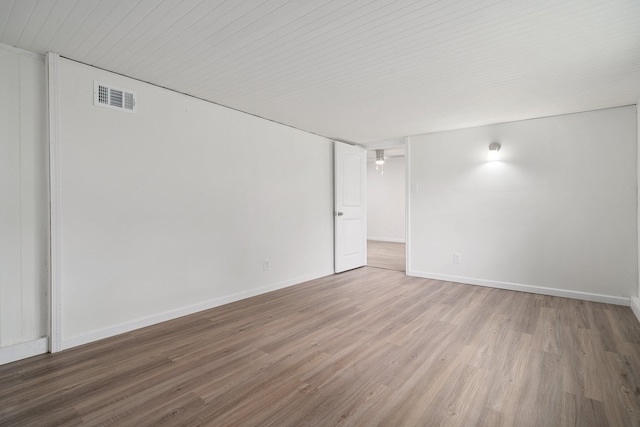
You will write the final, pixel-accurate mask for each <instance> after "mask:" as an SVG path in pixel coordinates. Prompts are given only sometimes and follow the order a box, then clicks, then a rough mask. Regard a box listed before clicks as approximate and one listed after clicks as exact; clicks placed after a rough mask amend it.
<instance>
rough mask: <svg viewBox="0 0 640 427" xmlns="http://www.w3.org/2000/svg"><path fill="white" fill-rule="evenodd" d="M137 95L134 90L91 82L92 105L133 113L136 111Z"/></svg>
mask: <svg viewBox="0 0 640 427" xmlns="http://www.w3.org/2000/svg"><path fill="white" fill-rule="evenodd" d="M136 100H137V95H136V92H135V91H132V90H129V89H122V88H119V87H115V86H111V85H107V84H105V83H101V82H98V81H94V82H93V105H95V106H96V107H105V108H111V109H114V110H121V111H126V112H129V113H135V112H136V111H137V102H136Z"/></svg>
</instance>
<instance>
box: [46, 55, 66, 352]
mask: <svg viewBox="0 0 640 427" xmlns="http://www.w3.org/2000/svg"><path fill="white" fill-rule="evenodd" d="M59 61H60V56H59V55H58V54H56V53H52V52H48V53H47V55H46V70H47V79H46V81H47V136H48V138H49V208H50V221H51V227H50V230H51V231H50V245H51V246H50V248H51V249H50V250H51V256H50V259H51V261H50V262H51V267H50V281H51V284H50V291H49V302H50V304H49V351H50V352H52V353H55V352H58V351H60V350H61V349H62V348H61V336H62V334H61V332H62V331H61V325H62V322H61V314H62V307H61V301H62V300H61V298H60V292H61V283H60V206H59V200H60V196H59V193H60V188H59V183H60V174H59V167H60V165H59V157H58V152H59V150H58V149H59V139H58V137H59V128H58V124H59V117H58V70H59Z"/></svg>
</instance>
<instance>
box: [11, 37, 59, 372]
mask: <svg viewBox="0 0 640 427" xmlns="http://www.w3.org/2000/svg"><path fill="white" fill-rule="evenodd" d="M44 82H45V75H44V59H43V58H42V57H41V56H38V55H34V54H30V53H27V52H21V51H19V50H17V49H12V48H9V47H7V46H4V45H0V347H1V348H2V349H0V363H4V362H8V361H12V360H15V358H16V357H14V356H16V355H22V356H23V357H24V356H28V355H32V353H33V351H35V353H38V352H44V351H46V340H38V339H39V338H41V337H44V336H46V334H47V313H48V311H47V293H46V292H47V284H48V228H47V227H48V225H47V224H48V215H47V212H48V190H47V188H48V187H47V186H48V180H47V177H48V168H47V165H48V157H47V145H46V138H45V123H46V122H45V88H44ZM34 340H38V341H39V342H40V344H39V345H38V346H36V347H33V345H32V344H29V343H32V342H33V341H34ZM25 346H26V347H25ZM24 349H27V353H25V352H24ZM29 349H30V350H29ZM3 350H6V351H3Z"/></svg>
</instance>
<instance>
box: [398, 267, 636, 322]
mask: <svg viewBox="0 0 640 427" xmlns="http://www.w3.org/2000/svg"><path fill="white" fill-rule="evenodd" d="M407 276H415V277H422V278H425V279H435V280H443V281H446V282H456V283H464V284H466V285H477V286H486V287H489V288H498V289H507V290H510V291H520V292H529V293H532V294H541V295H550V296H554V297H563V298H573V299H580V300H585V301H593V302H602V303H606V304H615V305H625V306H629V305H630V304H631V301H630V300H629V298H625V297H616V296H611V295H602V294H592V293H589V292H578V291H570V290H565V289H557V288H545V287H542V286H532V285H523V284H519V283H509V282H498V281H494V280H484V279H475V278H472V277H460V276H450V275H448V274H437V273H428V272H424V271H415V270H410V271H407ZM636 316H638V313H636ZM639 318H640V317H639Z"/></svg>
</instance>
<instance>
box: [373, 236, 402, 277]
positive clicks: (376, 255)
mask: <svg viewBox="0 0 640 427" xmlns="http://www.w3.org/2000/svg"><path fill="white" fill-rule="evenodd" d="M405 257H406V255H405V244H404V243H392V242H380V241H377V240H367V265H368V266H369V267H376V268H386V269H387V270H397V271H405V268H406V261H405V259H406V258H405Z"/></svg>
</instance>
